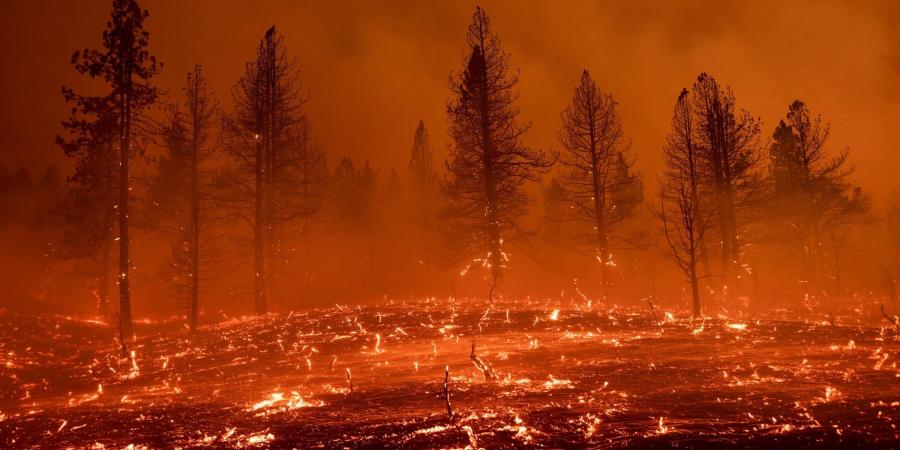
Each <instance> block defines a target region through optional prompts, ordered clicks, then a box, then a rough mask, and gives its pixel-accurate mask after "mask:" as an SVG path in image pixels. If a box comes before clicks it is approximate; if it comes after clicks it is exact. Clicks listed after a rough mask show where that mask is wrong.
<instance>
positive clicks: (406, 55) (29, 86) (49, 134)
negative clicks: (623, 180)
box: [0, 0, 900, 194]
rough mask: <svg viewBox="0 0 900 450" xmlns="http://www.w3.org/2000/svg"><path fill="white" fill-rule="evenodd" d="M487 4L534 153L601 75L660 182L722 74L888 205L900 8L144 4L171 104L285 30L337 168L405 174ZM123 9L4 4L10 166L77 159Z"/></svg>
mask: <svg viewBox="0 0 900 450" xmlns="http://www.w3.org/2000/svg"><path fill="white" fill-rule="evenodd" d="M476 4H480V5H481V6H483V7H484V8H485V10H486V11H487V13H488V14H489V16H490V17H491V20H492V23H493V26H494V29H495V30H496V31H497V32H498V33H499V34H500V36H501V40H502V43H503V46H504V47H505V48H506V50H507V51H508V52H509V53H510V54H511V55H512V56H511V66H512V67H514V68H516V69H517V71H518V76H519V81H520V83H519V91H520V93H521V96H520V98H519V106H520V108H521V119H522V120H523V121H526V122H530V123H531V124H532V127H531V130H530V131H529V132H528V133H527V134H526V136H525V142H526V144H528V145H529V146H531V147H535V148H542V149H548V150H553V149H557V148H559V144H558V143H557V141H556V136H557V130H558V128H559V123H560V120H559V114H560V111H561V110H562V109H563V108H564V107H565V104H566V102H567V101H568V100H569V99H570V97H571V94H572V90H573V88H574V86H575V84H576V82H577V81H578V79H579V77H580V74H581V71H582V70H583V69H587V70H589V71H590V72H591V74H592V76H593V77H594V79H595V80H596V81H597V83H598V85H599V87H600V88H601V89H602V90H603V91H605V92H609V93H611V94H612V95H613V96H614V97H615V99H616V100H617V101H618V102H619V107H620V113H621V116H622V122H623V126H624V129H625V133H626V135H627V137H628V139H629V141H630V143H631V148H632V149H633V150H634V152H635V153H636V154H637V156H638V167H639V168H640V169H641V170H642V171H643V172H644V175H645V180H647V181H650V182H652V180H653V179H654V178H655V176H656V173H657V172H658V168H659V166H660V164H661V162H660V148H661V145H662V142H663V140H664V136H665V133H666V130H667V128H668V125H669V120H670V116H671V110H672V107H673V104H674V101H675V98H676V96H677V95H678V93H679V91H680V90H681V88H682V87H688V86H690V84H691V83H692V81H693V80H694V79H695V78H696V76H697V74H699V73H700V72H708V73H710V74H712V75H713V76H715V77H716V78H717V79H718V80H719V81H720V82H722V83H724V84H727V85H730V86H731V87H732V88H733V90H734V93H735V95H736V97H737V100H738V105H739V107H741V108H744V109H747V110H748V111H750V113H752V114H753V115H754V116H758V117H760V118H761V119H762V120H763V122H764V128H763V136H762V138H763V140H764V141H765V140H767V139H768V138H769V136H770V135H771V132H772V129H773V128H774V126H775V125H776V124H777V122H778V120H779V119H780V118H781V117H783V116H784V114H785V112H786V109H787V105H788V104H789V103H790V102H791V101H793V100H794V99H801V100H803V101H805V102H806V103H807V104H808V105H809V107H810V108H811V109H812V110H813V111H814V112H816V113H820V114H822V116H823V117H824V119H825V120H826V121H827V122H830V123H831V125H832V134H831V147H832V148H833V149H835V150H837V149H840V148H842V147H844V146H847V147H849V148H850V150H851V158H852V161H853V163H854V164H855V165H856V167H857V173H856V178H857V180H858V181H859V182H861V184H862V185H863V186H864V187H865V188H866V189H868V190H870V191H873V192H875V193H876V194H880V193H884V192H886V191H889V190H891V189H893V188H894V187H895V186H896V185H897V183H896V181H895V175H894V173H896V172H897V171H898V170H900V144H898V142H900V2H895V1H881V2H879V1H853V2H851V1H847V2H825V1H810V2H804V1H799V2H798V1H795V2H781V1H771V2H770V1H753V2H719V1H709V2H706V1H691V2H664V1H580V2H576V1H566V2H549V1H546V2H532V1H484V2H478V3H476V2H470V1H453V2H450V1H446V2H443V1H442V2H437V1H429V2H395V1H378V2H367V1H358V2H357V1H244V0H229V1H226V0H216V1H206V0H203V1H199V0H195V1H175V0H145V1H144V2H142V5H143V6H144V7H145V8H147V9H149V10H150V18H149V19H148V21H147V22H146V24H145V26H146V28H147V30H148V31H150V33H151V50H152V52H153V53H154V54H155V55H156V56H157V57H158V58H159V59H160V60H161V61H163V63H164V69H163V73H162V75H161V76H160V77H159V78H158V80H157V84H158V85H159V86H160V87H162V88H163V89H165V90H167V91H168V92H169V94H170V95H177V94H178V93H179V91H180V85H181V83H182V82H183V80H184V77H185V74H186V73H187V71H188V70H189V69H190V68H191V66H192V65H193V64H195V63H198V64H202V65H203V66H204V67H205V70H206V73H207V75H208V77H209V82H210V87H211V89H212V91H213V92H214V94H215V95H216V96H217V98H218V100H219V101H220V103H221V104H222V106H223V108H224V109H225V110H228V109H229V108H230V103H231V102H230V89H231V86H232V85H233V84H234V82H235V81H236V80H237V79H238V77H239V76H240V75H241V72H242V70H243V66H244V63H245V62H246V61H247V60H249V59H250V58H251V57H252V56H253V52H254V49H255V47H256V45H257V43H258V42H259V39H260V38H261V37H262V35H263V33H264V32H265V30H266V29H267V28H268V27H269V26H271V25H273V24H274V25H276V26H277V27H278V28H279V29H280V30H281V32H282V33H283V34H284V36H285V39H286V43H287V46H288V51H289V52H290V54H291V56H292V57H293V58H295V59H296V64H297V69H298V70H299V71H300V79H301V80H302V81H303V89H304V92H307V93H309V95H310V100H309V103H308V104H307V111H308V113H309V116H310V120H311V122H312V125H313V127H314V132H315V134H316V136H317V138H318V139H319V140H320V141H321V142H322V143H323V144H324V145H325V147H326V149H327V151H328V152H329V154H330V156H329V158H330V160H331V161H332V162H333V161H335V160H336V159H337V158H339V157H341V156H349V157H352V158H354V159H360V160H361V159H364V158H368V159H369V160H371V161H372V162H373V163H374V164H376V165H379V166H381V167H382V168H384V169H387V168H390V167H391V166H393V167H395V168H396V169H397V170H398V171H400V172H401V173H403V172H405V170H406V161H407V158H408V154H409V149H410V146H411V143H412V135H413V132H414V130H415V126H416V124H417V122H418V120H419V119H420V118H421V119H423V120H424V121H425V123H426V126H427V127H428V128H429V130H430V134H431V137H432V141H433V144H434V146H435V148H436V149H437V150H438V152H439V154H443V153H444V152H445V148H446V145H447V137H446V118H445V105H446V100H447V97H448V88H447V83H448V75H449V74H450V72H451V71H455V70H459V68H460V67H461V61H462V58H463V52H464V47H465V41H464V37H465V32H466V26H467V25H468V24H469V23H470V21H471V16H472V12H473V10H474V7H475V6H476ZM109 6H110V5H109V2H108V1H56V0H54V1H6V2H2V4H0V55H2V58H3V61H4V62H3V66H2V70H0V135H2V136H3V140H2V142H0V163H3V164H4V165H6V166H7V167H8V168H11V169H13V168H15V167H17V166H19V165H24V166H26V167H27V168H28V169H29V170H31V171H32V172H33V173H34V172H39V171H41V170H43V168H44V167H45V166H46V165H48V164H49V163H51V162H59V163H63V164H65V157H64V156H62V153H61V151H60V150H59V148H58V147H56V146H55V145H54V143H53V141H54V137H55V135H56V134H57V133H58V132H59V130H60V127H59V122H60V121H61V120H62V119H63V118H64V117H65V116H66V114H67V112H68V107H67V106H66V105H65V104H64V102H63V99H62V97H61V95H60V93H59V89H60V86H62V85H64V84H65V85H71V86H74V87H76V88H78V89H82V90H86V91H88V92H90V91H92V90H95V89H97V88H98V86H97V85H96V84H95V83H91V82H89V81H86V80H84V79H83V78H82V77H80V76H78V75H77V73H76V72H75V71H74V69H73V68H72V67H71V65H70V64H69V60H70V57H71V55H72V52H73V51H74V50H76V49H80V48H85V47H97V46H98V45H99V44H100V37H101V33H102V31H103V27H104V24H105V22H106V21H107V19H108V16H109V12H108V10H109ZM95 92H98V91H95ZM64 167H66V166H65V165H64Z"/></svg>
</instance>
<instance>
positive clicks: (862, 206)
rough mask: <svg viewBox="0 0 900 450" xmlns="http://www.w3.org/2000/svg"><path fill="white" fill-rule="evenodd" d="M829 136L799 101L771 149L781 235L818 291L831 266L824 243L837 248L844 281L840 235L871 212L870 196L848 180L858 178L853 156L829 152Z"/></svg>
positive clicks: (777, 130)
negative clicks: (854, 172)
mask: <svg viewBox="0 0 900 450" xmlns="http://www.w3.org/2000/svg"><path fill="white" fill-rule="evenodd" d="M829 132H830V127H829V125H828V124H827V123H824V122H823V121H822V118H821V116H816V117H813V116H812V114H811V113H810V112H809V109H808V108H807V107H806V105H805V104H804V103H803V102H801V101H799V100H797V101H794V102H793V103H791V105H790V106H789V107H788V113H787V116H786V118H785V119H784V120H782V121H780V122H779V124H778V126H777V127H776V128H775V132H774V134H773V136H772V144H771V146H770V147H769V156H770V171H769V175H770V177H771V184H772V189H773V192H772V194H773V199H774V205H775V212H776V214H775V216H776V218H777V219H776V222H777V223H776V225H778V226H777V233H778V235H779V236H780V237H781V241H782V242H784V243H786V244H787V245H789V246H790V247H791V248H792V249H793V254H794V255H795V257H796V258H797V259H798V260H799V262H800V267H801V268H802V270H803V274H804V275H805V277H806V280H807V282H809V283H812V285H813V286H817V287H821V275H822V271H823V269H824V266H825V264H826V263H825V261H824V259H823V256H824V254H825V253H826V250H825V248H823V241H824V239H825V238H826V237H828V238H831V240H832V243H833V244H835V246H834V247H833V249H832V253H833V256H834V257H835V267H834V270H835V273H834V275H835V277H836V279H838V280H839V279H840V277H839V273H840V272H839V270H840V267H839V258H840V254H839V251H840V249H839V248H838V245H837V244H838V243H839V241H841V239H840V235H839V234H838V233H837V231H838V229H839V228H840V227H842V226H844V225H847V224H850V223H853V222H855V221H857V220H859V219H860V218H861V217H862V216H863V215H864V214H865V213H866V212H867V211H868V209H869V198H868V196H867V195H866V194H865V193H863V192H862V190H861V188H859V187H858V186H855V185H853V184H852V183H851V182H850V181H849V179H848V178H849V176H850V175H851V174H852V173H853V167H852V166H851V165H850V164H849V160H848V156H849V151H848V150H847V149H846V148H844V149H842V150H841V151H840V152H838V153H836V154H831V153H830V152H829V151H828V149H827V142H828V137H829Z"/></svg>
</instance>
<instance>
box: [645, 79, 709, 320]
mask: <svg viewBox="0 0 900 450" xmlns="http://www.w3.org/2000/svg"><path fill="white" fill-rule="evenodd" d="M696 121H697V117H696V116H695V115H694V113H693V111H692V106H691V98H690V93H689V92H688V91H687V89H684V90H682V91H681V94H680V95H679V96H678V101H677V102H676V103H675V112H674V115H673V117H672V128H671V130H670V131H669V134H668V135H667V136H666V142H665V144H663V160H664V163H665V167H664V169H663V176H662V179H661V180H660V187H659V207H658V209H657V212H656V214H657V217H658V218H659V220H660V223H661V224H662V231H663V236H664V237H665V240H666V245H665V246H664V247H663V253H664V254H665V255H666V256H667V257H668V258H669V259H671V260H672V261H673V262H674V263H675V264H676V265H677V266H678V268H679V269H680V270H681V272H682V273H683V274H684V276H685V277H686V278H687V281H688V283H690V286H691V300H692V306H693V313H694V317H696V316H699V315H700V312H701V309H700V289H699V285H698V282H699V279H700V276H699V274H698V270H697V269H698V267H697V265H698V264H699V262H700V260H701V259H702V258H703V252H704V247H703V246H702V245H701V244H702V242H703V241H704V239H706V233H707V231H708V230H709V227H710V225H711V224H712V221H711V220H710V219H711V217H712V216H711V214H710V211H707V202H706V201H705V200H704V199H705V198H707V197H705V196H704V191H703V189H704V186H703V183H702V173H701V171H700V164H701V161H700V151H699V149H698V142H697V140H696V134H697V129H698V124H697V123H696ZM709 206H712V205H709Z"/></svg>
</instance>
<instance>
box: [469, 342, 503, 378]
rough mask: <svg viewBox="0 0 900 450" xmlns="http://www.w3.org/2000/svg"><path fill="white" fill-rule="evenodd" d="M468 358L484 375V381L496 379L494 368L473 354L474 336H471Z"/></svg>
mask: <svg viewBox="0 0 900 450" xmlns="http://www.w3.org/2000/svg"><path fill="white" fill-rule="evenodd" d="M469 359H471V360H472V363H473V364H475V368H476V369H478V370H480V371H481V373H482V374H483V375H484V379H485V381H487V380H496V379H497V374H495V373H494V369H492V368H491V366H490V365H489V364H488V363H486V362H485V361H484V360H482V359H481V358H479V357H478V355H476V354H475V336H472V352H471V353H469Z"/></svg>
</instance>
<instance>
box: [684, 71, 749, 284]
mask: <svg viewBox="0 0 900 450" xmlns="http://www.w3.org/2000/svg"><path fill="white" fill-rule="evenodd" d="M690 97H691V99H692V114H693V115H694V116H695V118H696V123H695V133H696V136H695V145H696V149H697V156H698V159H697V161H698V162H699V166H698V169H699V173H700V175H701V182H702V184H703V185H704V189H703V190H704V192H705V193H708V194H709V195H712V196H713V197H714V198H715V202H714V207H713V209H712V211H711V212H712V213H714V216H715V220H716V223H717V226H718V228H719V237H718V241H719V243H720V253H719V256H720V258H721V266H722V269H721V273H720V275H721V276H722V277H723V279H724V280H725V286H732V287H735V288H736V287H737V286H734V285H735V283H737V281H738V280H739V279H740V271H741V270H742V269H743V267H744V266H743V262H742V259H743V255H742V251H743V247H744V245H745V244H746V243H747V231H748V224H749V222H750V221H751V220H752V219H753V218H754V217H753V216H754V214H755V213H756V212H757V211H758V210H759V205H760V201H761V198H762V193H763V189H762V188H763V184H762V180H761V172H760V170H761V161H762V160H761V152H760V148H759V135H760V121H759V119H757V118H754V117H752V116H751V115H750V113H748V112H747V111H744V110H738V109H737V103H736V101H735V98H734V94H733V93H732V91H731V88H728V87H724V88H723V87H722V86H720V85H719V83H718V82H717V81H716V80H715V79H714V78H713V77H711V76H710V75H708V74H705V73H703V74H700V76H699V77H697V81H696V82H695V83H694V86H693V89H692V92H691V96H690Z"/></svg>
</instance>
